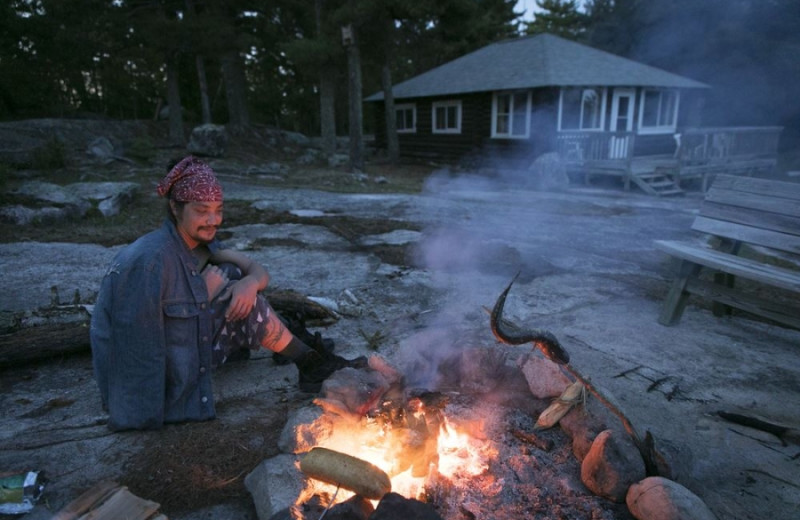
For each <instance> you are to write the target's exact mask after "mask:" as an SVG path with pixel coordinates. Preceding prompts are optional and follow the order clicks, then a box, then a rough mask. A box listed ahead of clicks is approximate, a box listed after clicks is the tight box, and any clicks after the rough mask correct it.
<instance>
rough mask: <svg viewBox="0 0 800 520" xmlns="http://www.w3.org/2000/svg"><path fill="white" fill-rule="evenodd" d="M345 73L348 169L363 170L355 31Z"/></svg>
mask: <svg viewBox="0 0 800 520" xmlns="http://www.w3.org/2000/svg"><path fill="white" fill-rule="evenodd" d="M347 72H348V86H349V91H350V92H349V96H348V98H349V102H350V117H349V126H350V169H351V170H353V171H359V172H360V171H363V170H364V134H363V130H362V124H363V119H364V117H363V115H362V109H361V104H362V100H361V53H360V52H359V50H358V44H357V42H356V35H355V30H353V31H352V39H351V41H350V42H349V44H348V45H347Z"/></svg>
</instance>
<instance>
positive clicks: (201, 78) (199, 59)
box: [186, 0, 211, 125]
mask: <svg viewBox="0 0 800 520" xmlns="http://www.w3.org/2000/svg"><path fill="white" fill-rule="evenodd" d="M186 12H187V15H188V16H189V17H192V18H194V16H195V8H194V0H186ZM194 63H195V67H196V68H197V82H198V86H199V88H200V109H201V111H202V117H203V124H204V125H207V124H210V123H211V103H210V101H209V99H208V80H207V79H206V63H205V59H204V58H203V56H202V55H201V54H197V55H196V56H195V57H194Z"/></svg>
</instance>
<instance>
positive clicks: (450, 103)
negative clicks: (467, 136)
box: [431, 99, 464, 134]
mask: <svg viewBox="0 0 800 520" xmlns="http://www.w3.org/2000/svg"><path fill="white" fill-rule="evenodd" d="M450 107H455V109H456V125H455V127H449V126H448V127H446V128H436V123H437V122H438V119H437V115H436V112H437V109H439V108H444V109H447V108H450ZM445 113H447V112H446V111H445ZM463 119H464V118H463V114H462V109H461V100H460V99H451V100H447V101H434V102H433V103H431V133H433V134H460V133H461V122H462V120H463ZM446 123H449V121H446Z"/></svg>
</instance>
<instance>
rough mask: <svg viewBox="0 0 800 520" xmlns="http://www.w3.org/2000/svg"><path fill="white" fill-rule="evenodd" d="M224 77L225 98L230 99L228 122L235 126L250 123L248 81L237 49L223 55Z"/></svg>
mask: <svg viewBox="0 0 800 520" xmlns="http://www.w3.org/2000/svg"><path fill="white" fill-rule="evenodd" d="M222 77H223V79H224V81H225V98H226V100H227V101H228V119H229V121H228V122H229V123H230V125H231V126H233V127H243V126H247V125H249V124H250V114H249V113H248V111H247V100H246V92H247V88H246V84H245V83H246V81H245V78H244V71H243V70H242V63H241V60H240V59H239V53H238V52H237V51H235V50H234V51H229V52H226V53H225V55H224V56H223V57H222Z"/></svg>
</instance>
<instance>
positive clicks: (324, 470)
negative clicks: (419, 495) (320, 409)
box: [300, 447, 392, 500]
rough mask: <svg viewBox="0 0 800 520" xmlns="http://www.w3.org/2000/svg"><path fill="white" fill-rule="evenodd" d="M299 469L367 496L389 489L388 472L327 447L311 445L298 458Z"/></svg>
mask: <svg viewBox="0 0 800 520" xmlns="http://www.w3.org/2000/svg"><path fill="white" fill-rule="evenodd" d="M300 471H302V472H303V473H305V474H306V475H308V476H309V477H311V478H315V479H317V480H321V481H323V482H327V483H328V484H334V485H336V486H341V487H343V488H345V489H349V490H350V491H353V492H355V493H357V494H359V495H361V496H362V497H364V498H368V499H373V500H378V499H380V498H383V495H385V494H386V493H389V492H390V491H391V490H392V482H391V481H390V480H389V475H387V474H386V472H384V471H383V470H382V469H380V468H379V467H377V466H375V465H374V464H371V463H370V462H367V461H366V460H363V459H359V458H357V457H353V456H352V455H347V454H346V453H341V452H339V451H334V450H330V449H328V448H320V447H316V448H312V449H311V451H309V452H308V453H307V454H305V455H304V456H303V458H302V459H301V460H300Z"/></svg>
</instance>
